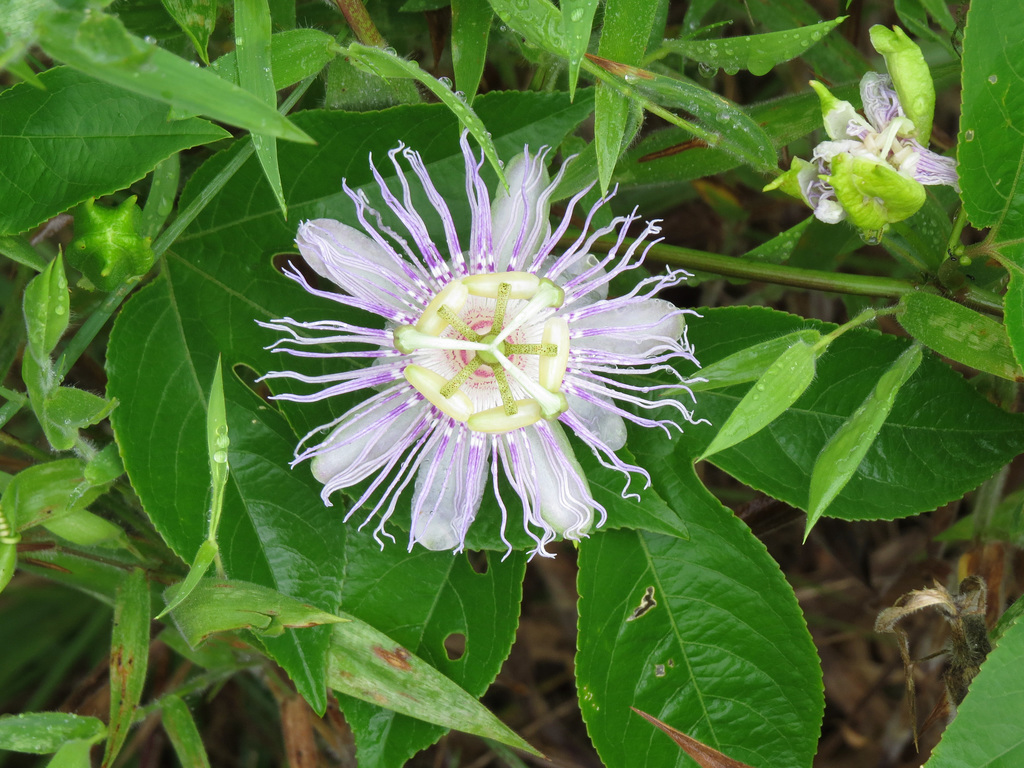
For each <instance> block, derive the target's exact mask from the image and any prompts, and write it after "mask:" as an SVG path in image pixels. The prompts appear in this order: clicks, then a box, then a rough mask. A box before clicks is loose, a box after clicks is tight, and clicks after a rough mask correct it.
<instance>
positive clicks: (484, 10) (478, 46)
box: [452, 0, 494, 104]
mask: <svg viewBox="0 0 1024 768" xmlns="http://www.w3.org/2000/svg"><path fill="white" fill-rule="evenodd" d="M493 20H494V11H492V10H491V6H489V5H488V4H487V3H481V2H479V0H452V68H453V69H454V70H455V87H456V88H458V89H459V90H460V91H462V92H463V93H464V94H465V95H466V101H467V102H468V103H469V104H472V103H473V99H474V98H475V97H476V91H477V88H479V87H480V78H481V77H482V76H483V73H484V63H485V61H486V59H487V37H488V36H489V35H490V32H491V22H492V21H493Z"/></svg>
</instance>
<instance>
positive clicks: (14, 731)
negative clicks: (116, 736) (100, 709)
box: [0, 712, 107, 755]
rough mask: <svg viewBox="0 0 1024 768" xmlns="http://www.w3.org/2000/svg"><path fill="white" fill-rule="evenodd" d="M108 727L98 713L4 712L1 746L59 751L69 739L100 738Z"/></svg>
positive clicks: (0, 722) (0, 721) (0, 726)
mask: <svg viewBox="0 0 1024 768" xmlns="http://www.w3.org/2000/svg"><path fill="white" fill-rule="evenodd" d="M106 732H107V727H106V726H105V725H104V724H103V721H102V720H100V719H99V718H98V717H85V716H83V715H72V714H69V713H66V712H27V713H24V714H20V715H0V749H7V750H10V751H12V752H31V753H32V754H35V755H45V754H49V753H50V752H56V751H57V750H58V749H59V748H60V746H61V745H62V744H63V743H64V742H65V741H72V740H76V739H84V740H87V741H96V740H98V739H101V738H103V736H104V735H106Z"/></svg>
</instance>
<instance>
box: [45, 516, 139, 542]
mask: <svg viewBox="0 0 1024 768" xmlns="http://www.w3.org/2000/svg"><path fill="white" fill-rule="evenodd" d="M43 527H44V528H46V530H48V531H49V532H50V533H52V534H55V535H57V536H60V537H61V538H62V539H67V540H68V541H70V542H71V543H72V544H78V545H79V546H82V547H95V546H104V545H111V546H121V547H127V545H128V537H127V536H126V535H125V532H124V531H123V530H122V529H121V528H119V527H118V526H116V525H114V524H113V523H112V522H110V521H109V520H105V519H103V518H102V517H100V516H99V515H94V514H93V513H92V512H89V511H88V510H85V509H76V510H74V511H73V512H70V513H68V514H66V515H63V516H61V517H59V518H56V519H55V520H51V521H48V522H44V523H43Z"/></svg>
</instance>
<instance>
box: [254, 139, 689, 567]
mask: <svg viewBox="0 0 1024 768" xmlns="http://www.w3.org/2000/svg"><path fill="white" fill-rule="evenodd" d="M462 151H463V155H464V157H465V163H466V194H467V196H468V200H469V207H470V211H471V213H472V226H471V231H470V234H469V239H468V241H463V240H460V239H459V236H458V234H457V232H456V226H455V223H454V220H453V217H452V214H451V212H450V211H449V208H448V205H447V204H446V202H445V200H444V198H443V197H442V196H441V194H440V193H439V192H438V190H437V188H436V187H435V186H434V184H433V182H432V181H431V179H430V176H429V175H428V173H427V169H426V167H425V165H424V163H423V161H422V159H421V158H420V155H419V154H418V153H417V152H415V151H412V150H410V149H408V148H406V147H404V146H401V145H400V146H399V147H397V148H396V149H394V150H392V151H390V152H389V153H388V155H389V160H390V161H391V164H392V165H393V167H394V171H395V177H394V181H393V182H392V184H391V185H390V186H389V184H388V183H387V182H386V181H385V179H384V177H383V176H382V175H381V173H380V172H379V171H378V170H377V168H376V167H375V166H374V165H373V162H372V159H371V161H370V166H371V169H372V171H373V175H374V177H375V179H376V181H377V183H378V185H379V186H380V193H381V196H382V198H383V200H384V203H385V205H386V206H387V208H388V209H390V214H391V215H393V216H394V217H395V218H397V220H398V221H399V222H400V223H401V226H402V227H403V228H404V230H405V231H406V233H405V234H399V233H398V232H396V231H394V230H393V229H392V228H390V227H388V226H387V225H386V224H385V223H384V220H383V218H382V216H381V215H380V213H378V211H377V210H375V209H374V208H373V207H371V203H370V200H369V198H368V197H367V196H366V194H365V193H364V192H363V191H361V190H358V191H357V190H353V189H351V188H350V187H349V186H348V185H347V184H346V183H344V182H343V188H344V190H345V192H346V193H347V194H348V196H349V197H350V198H351V199H352V202H353V203H354V205H355V221H357V222H358V224H359V228H358V229H357V228H355V227H352V226H349V225H347V224H342V223H340V222H338V221H333V220H330V219H317V220H313V221H307V222H304V223H302V224H301V225H300V227H299V232H298V238H297V240H296V242H297V244H298V247H299V251H300V253H301V254H302V257H303V258H304V259H305V261H306V263H307V264H308V265H309V267H310V268H312V270H313V271H314V272H316V273H317V275H319V276H320V277H322V278H325V279H326V280H328V281H330V282H332V283H334V284H335V285H336V286H338V287H339V288H340V289H341V292H340V293H335V292H329V291H324V290H320V289H318V288H316V287H314V286H312V285H310V283H309V282H308V281H307V280H306V279H305V278H304V277H303V275H302V274H301V273H300V272H299V271H298V270H297V269H295V268H294V267H290V268H289V269H288V270H287V274H288V276H289V277H291V278H292V279H294V280H296V281H297V282H299V283H300V284H301V285H302V286H303V287H304V288H305V289H306V290H307V291H309V292H310V293H312V294H314V295H316V296H320V297H323V298H325V299H329V300H331V301H334V302H337V303H338V304H341V305H342V306H344V307H346V308H352V309H358V310H363V311H365V312H366V313H369V314H370V315H376V316H378V317H379V318H381V319H382V321H383V322H382V323H380V324H379V325H382V326H383V327H374V323H370V324H368V325H366V326H361V325H353V324H350V323H348V322H342V321H339V320H323V321H319V322H298V321H296V320H293V319H291V318H283V319H280V320H275V321H273V322H270V323H262V325H264V327H267V328H270V329H273V330H276V331H279V332H281V333H283V334H285V336H284V338H282V339H281V340H279V341H278V342H277V343H276V344H274V345H272V346H271V347H270V348H271V349H273V350H275V351H279V352H286V353H288V354H291V355H295V356H298V357H321V358H339V357H344V358H363V359H365V360H367V361H368V362H370V363H371V364H370V365H367V366H365V367H360V368H357V369H355V370H351V369H350V368H345V369H344V370H341V371H339V372H338V373H336V374H330V375H326V376H306V375H303V374H300V373H296V372H292V371H282V372H276V373H270V374H267V376H266V377H265V378H267V379H280V378H286V379H292V380H295V381H299V382H303V383H310V384H318V385H325V386H324V388H323V389H321V390H320V391H318V392H314V393H312V394H293V393H283V394H278V395H277V396H276V397H277V398H279V399H284V400H292V401H298V402H312V401H317V400H323V399H326V398H330V397H333V396H335V395H342V394H346V393H352V392H365V393H366V399H365V400H363V401H362V402H361V403H360V404H358V405H357V406H355V407H354V408H352V409H351V410H349V411H348V412H347V413H345V414H343V415H342V416H341V417H340V418H338V419H335V420H334V421H333V422H331V423H330V424H328V425H325V426H324V427H322V428H320V429H317V430H314V431H312V432H310V433H309V434H308V435H306V436H305V437H304V438H303V439H302V440H301V442H300V443H299V445H298V447H297V448H296V455H295V462H294V463H298V462H301V461H305V460H307V459H308V460H311V462H312V471H313V474H314V476H315V477H316V478H317V480H319V481H320V482H321V483H323V485H324V487H323V492H322V494H321V495H322V498H323V500H324V503H325V504H327V505H328V506H330V504H331V500H330V497H331V495H332V494H334V493H335V492H336V491H339V490H342V489H345V488H350V487H352V486H355V485H357V484H360V483H363V482H364V481H369V484H368V486H367V487H366V488H365V490H363V491H362V493H361V495H360V497H359V498H358V499H357V500H356V501H355V503H354V504H353V505H352V506H351V507H350V509H349V511H348V512H347V514H346V516H345V519H346V520H348V519H349V518H350V517H351V516H352V515H353V514H354V513H355V511H356V510H357V509H363V508H369V512H368V514H367V515H366V518H365V520H364V521H363V525H365V524H367V523H368V522H369V521H370V520H371V519H374V518H375V517H378V516H379V521H378V523H377V527H376V530H375V532H374V537H375V538H376V539H377V541H378V542H380V543H381V544H382V546H383V542H382V541H381V538H380V537H381V535H383V536H387V537H388V538H391V539H392V540H393V537H392V536H391V535H390V534H388V533H387V532H386V531H385V530H384V525H385V523H386V522H387V520H388V519H389V518H390V517H391V515H392V514H393V513H394V512H395V509H396V507H397V504H398V501H399V497H400V496H401V495H402V492H403V491H404V490H405V489H406V488H407V487H408V486H409V484H410V483H412V482H413V481H414V480H415V483H414V487H413V493H412V503H411V504H412V520H411V525H410V536H409V548H410V549H412V547H413V545H414V544H415V543H417V542H418V543H420V544H422V545H423V546H425V547H427V548H428V549H432V550H446V549H455V550H456V551H460V550H461V549H462V548H463V547H464V546H465V538H466V532H467V530H468V529H469V526H470V524H471V523H472V522H473V520H474V518H475V517H476V514H477V510H478V509H479V507H480V504H481V501H482V499H483V496H484V494H485V493H487V492H488V490H489V488H490V489H492V492H493V493H494V495H495V497H496V499H497V503H498V506H499V508H500V510H501V515H502V536H503V539H504V531H505V523H506V521H507V516H508V513H509V509H510V505H508V504H507V503H506V500H505V499H504V498H503V497H502V493H501V490H500V488H501V487H502V486H503V485H507V488H510V489H511V490H512V492H513V493H514V494H515V495H516V496H518V502H519V504H521V506H522V512H523V527H524V529H525V530H526V532H527V533H528V534H529V535H530V537H531V538H532V539H533V541H534V542H535V544H536V546H535V549H534V550H533V552H534V553H540V554H541V555H549V554H550V553H549V552H548V551H547V549H546V546H547V544H549V543H550V542H551V541H553V540H554V539H555V538H556V537H557V536H560V535H561V536H564V537H565V538H567V539H580V538H582V537H585V536H586V535H587V533H588V532H589V531H590V530H591V528H592V527H593V526H594V524H595V515H596V516H597V518H598V519H597V525H600V524H601V523H603V522H604V520H605V517H606V512H605V509H604V508H603V507H602V506H601V504H599V503H598V502H597V501H596V500H595V499H594V496H593V494H592V493H591V490H590V486H589V484H588V482H587V478H586V476H585V474H584V471H583V469H582V468H581V466H580V464H579V462H578V461H577V460H576V457H575V455H574V453H573V448H572V446H571V445H570V443H569V439H568V438H567V436H566V434H565V429H566V428H567V429H568V430H569V431H570V432H572V433H573V434H575V435H576V436H577V437H578V438H579V439H580V440H581V441H582V442H583V443H585V444H586V445H587V446H588V447H589V448H590V449H591V450H592V451H593V453H594V455H595V456H596V457H597V459H598V460H599V461H600V462H601V463H602V464H603V465H604V466H606V467H610V468H613V469H616V470H619V471H620V472H622V473H623V474H624V475H625V476H626V478H627V481H626V488H625V489H624V490H623V495H624V496H625V495H626V494H627V493H628V488H629V480H630V476H631V474H633V473H635V474H639V475H641V476H642V477H644V478H646V479H647V482H648V484H649V482H650V478H649V477H648V476H647V473H646V472H645V471H644V470H643V469H642V468H640V467H637V466H633V465H631V464H629V463H627V462H625V461H623V460H622V459H620V458H619V457H618V456H617V455H616V451H617V450H618V449H619V448H621V447H622V446H623V445H624V444H625V441H626V426H625V422H626V421H631V422H633V423H635V424H638V425H641V426H644V427H660V428H661V429H664V430H665V431H666V432H668V431H669V429H672V428H675V429H679V422H680V420H686V421H689V422H691V423H693V415H692V413H691V411H690V410H689V409H688V408H687V406H685V405H684V404H683V403H682V402H680V401H679V400H677V399H674V398H673V397H668V396H666V397H659V395H662V394H665V395H668V394H675V393H680V392H682V393H687V394H689V396H690V397H691V398H692V393H689V390H687V389H686V387H685V381H684V379H683V377H682V376H681V375H680V374H679V373H677V371H676V368H675V367H673V365H671V364H672V363H673V362H674V361H677V360H680V359H685V360H687V361H690V362H691V363H693V364H696V362H697V361H696V359H695V358H694V355H693V351H692V349H691V347H690V345H689V343H688V342H687V340H686V324H685V320H684V316H685V315H687V314H692V311H691V310H684V309H678V308H676V307H675V306H673V305H672V304H670V303H669V302H667V301H664V300H661V299H657V298H654V295H655V294H656V293H658V291H660V290H662V289H664V288H666V287H669V286H672V285H676V284H677V283H679V282H680V281H682V280H684V279H685V278H686V277H687V275H686V273H685V272H682V271H678V270H677V271H674V272H670V273H669V274H667V275H664V276H656V277H647V278H643V279H641V280H639V281H638V282H637V284H636V286H635V287H634V288H633V290H631V291H630V292H629V293H628V294H626V295H623V296H619V297H616V298H608V285H609V283H610V282H611V281H612V279H613V278H615V277H617V276H619V275H622V274H623V273H625V272H628V271H629V270H633V269H635V268H636V267H638V266H639V265H640V263H641V262H642V261H643V256H644V254H645V253H646V251H647V249H648V248H649V247H650V244H649V243H648V244H647V245H645V243H647V239H648V238H649V237H650V236H651V235H655V234H657V233H658V231H659V228H658V226H657V223H656V222H649V223H647V224H646V225H645V226H644V229H643V231H642V232H641V233H640V236H639V237H638V238H637V239H636V240H634V241H632V242H629V243H627V242H626V232H627V229H628V228H629V227H630V225H631V224H633V223H635V222H637V221H638V220H639V217H638V216H637V214H636V212H635V211H634V212H632V213H630V214H629V215H626V216H619V217H617V218H615V219H614V220H613V221H612V222H611V223H610V224H608V225H606V226H601V227H597V228H596V229H594V231H593V232H590V229H591V223H592V221H593V219H594V216H595V214H596V213H597V211H598V209H599V208H600V207H601V206H602V205H603V204H604V203H605V202H607V199H608V198H604V199H602V200H600V201H599V202H598V203H597V205H595V206H594V207H593V209H591V211H590V212H589V213H588V214H587V216H586V224H585V227H584V230H583V232H582V233H581V234H579V235H578V236H577V237H576V238H575V239H574V240H573V242H572V243H571V244H570V245H569V246H568V247H567V248H563V247H560V243H562V242H563V241H564V239H565V238H566V236H567V232H568V230H569V221H570V216H571V215H572V212H573V210H574V209H575V207H576V205H577V204H578V203H579V202H580V200H581V199H582V198H583V196H584V195H585V194H586V192H587V191H588V190H584V191H582V192H580V193H578V194H577V195H575V196H574V197H573V198H572V199H571V200H570V201H569V202H568V205H567V210H566V212H565V215H564V217H563V218H562V220H561V222H560V223H558V225H557V226H556V227H555V228H554V229H552V227H551V225H550V223H549V221H548V212H549V207H550V200H551V197H552V195H553V194H554V192H555V188H556V187H557V185H558V182H559V181H560V180H561V178H562V175H563V173H564V170H565V166H563V167H562V169H561V170H560V171H559V172H558V174H557V176H556V177H555V179H554V180H553V181H550V180H549V178H548V175H547V172H546V170H545V161H546V158H547V154H548V152H547V150H546V149H542V150H541V152H540V153H539V154H536V155H534V154H530V153H529V151H528V150H527V151H524V153H523V154H522V155H521V156H519V157H518V158H516V160H515V161H513V162H512V163H511V164H510V165H509V167H508V168H507V170H506V175H507V178H508V182H509V191H508V192H505V191H504V190H501V191H499V192H498V194H497V195H496V196H495V199H494V201H493V202H492V201H491V200H490V199H489V196H488V193H487V189H486V187H485V185H484V182H483V180H482V178H481V176H480V168H481V166H482V164H483V158H482V156H481V157H479V158H478V157H475V156H474V154H473V152H472V151H471V150H470V147H469V142H468V136H467V135H466V134H464V135H463V137H462ZM402 160H404V161H405V163H407V164H408V166H409V167H410V168H411V170H412V175H413V176H414V177H415V180H416V181H418V183H419V185H420V186H421V187H422V190H423V192H425V195H426V199H427V200H428V201H429V203H430V206H429V208H428V210H427V211H426V213H428V214H429V216H430V217H436V218H434V220H437V221H439V222H440V224H441V228H442V230H443V232H444V237H443V239H439V240H437V241H435V240H434V239H432V237H431V235H430V234H429V233H428V227H427V224H426V221H425V219H424V216H423V215H422V214H421V213H420V212H419V211H417V210H416V209H415V208H414V206H413V203H412V189H411V186H410V178H409V177H408V175H407V171H406V170H405V168H404V164H403V163H402V162H401V161H402ZM395 182H397V189H396V190H393V189H392V188H391V187H392V186H395ZM588 189H589V188H588ZM609 237H610V238H614V245H613V246H612V247H611V248H610V249H607V252H606V253H604V254H603V255H602V254H600V253H599V252H595V251H597V249H596V248H595V243H596V242H597V241H598V239H599V238H609ZM602 250H604V249H602ZM335 343H351V344H354V345H356V349H354V350H351V351H346V352H340V353H339V352H318V351H314V350H313V349H312V348H313V347H315V346H316V345H319V344H335ZM654 373H667V374H668V375H669V376H672V377H673V383H671V384H666V383H652V382H651V381H650V380H648V379H646V377H647V375H649V374H654ZM636 377H642V378H640V380H639V381H638V382H636V383H626V382H625V381H620V378H626V379H635V378H636ZM657 409H665V411H667V412H673V413H671V416H672V418H657V417H656V416H655V415H654V414H652V415H651V416H650V417H648V416H647V415H646V414H648V413H649V412H651V411H653V410H657ZM327 430H330V434H328V435H327V437H326V439H320V438H322V435H323V432H325V431H327ZM318 440H319V442H317V441H318ZM634 495H635V494H634ZM506 544H508V542H507V541H506Z"/></svg>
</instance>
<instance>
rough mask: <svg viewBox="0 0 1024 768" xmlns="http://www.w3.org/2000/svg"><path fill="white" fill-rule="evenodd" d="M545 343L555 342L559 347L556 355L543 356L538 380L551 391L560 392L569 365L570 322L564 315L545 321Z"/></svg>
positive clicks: (542, 339) (542, 340)
mask: <svg viewBox="0 0 1024 768" xmlns="http://www.w3.org/2000/svg"><path fill="white" fill-rule="evenodd" d="M541 343H542V344H544V345H548V344H553V345H556V346H557V347H558V352H557V353H556V354H555V356H554V357H541V358H540V370H539V372H538V375H537V382H538V383H539V384H540V385H541V386H542V387H544V389H546V390H548V391H549V392H558V391H559V389H561V386H562V379H564V378H565V369H566V367H567V366H568V365H569V324H568V323H567V322H566V321H565V318H562V317H552V318H550V319H549V320H548V321H547V322H546V323H544V335H543V337H542V338H541Z"/></svg>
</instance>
